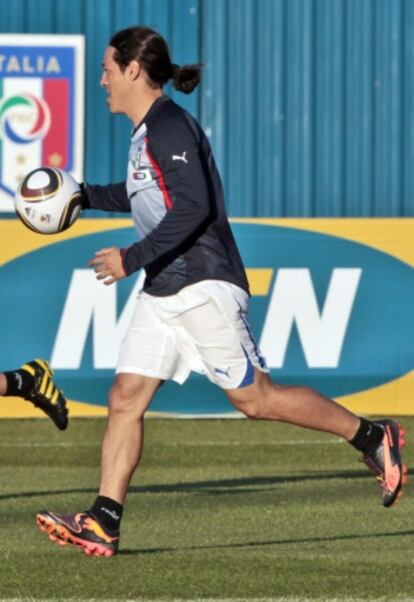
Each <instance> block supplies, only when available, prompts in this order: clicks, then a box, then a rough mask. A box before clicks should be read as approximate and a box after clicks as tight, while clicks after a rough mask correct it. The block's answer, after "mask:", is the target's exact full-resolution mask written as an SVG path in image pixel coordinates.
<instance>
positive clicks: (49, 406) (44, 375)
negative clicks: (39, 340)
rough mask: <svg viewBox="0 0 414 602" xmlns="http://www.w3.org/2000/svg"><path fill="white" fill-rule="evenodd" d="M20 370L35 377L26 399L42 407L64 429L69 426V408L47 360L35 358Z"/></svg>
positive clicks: (59, 427)
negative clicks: (54, 380)
mask: <svg viewBox="0 0 414 602" xmlns="http://www.w3.org/2000/svg"><path fill="white" fill-rule="evenodd" d="M20 370H22V371H23V372H28V373H29V374H31V376H33V378H34V384H33V387H32V390H31V391H30V393H28V394H27V395H26V396H25V399H27V400H28V401H31V402H32V404H33V405H35V406H36V407H37V408H40V409H41V410H42V411H43V412H44V413H45V414H47V415H48V416H49V418H51V419H52V420H53V422H54V423H55V424H56V426H57V427H58V429H60V430H61V431H64V430H65V429H66V427H67V426H68V408H67V405H66V399H65V396H64V395H63V391H61V389H58V388H57V387H56V385H55V383H54V382H53V370H52V369H51V368H50V366H49V364H48V363H47V362H46V360H41V359H35V360H33V361H31V362H28V363H27V364H24V365H23V366H21V368H20Z"/></svg>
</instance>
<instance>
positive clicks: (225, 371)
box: [37, 27, 406, 556]
mask: <svg viewBox="0 0 414 602" xmlns="http://www.w3.org/2000/svg"><path fill="white" fill-rule="evenodd" d="M169 80H172V84H173V86H174V88H175V89H176V90H179V91H181V92H184V93H190V92H192V90H193V89H194V88H195V87H196V86H197V84H198V83H199V80H200V67H199V66H198V65H185V66H182V67H179V66H177V65H175V64H173V63H172V62H171V59H170V55H169V51H168V47H167V44H166V42H165V40H164V39H163V38H162V37H161V36H160V35H159V34H158V33H156V32H154V31H152V30H151V29H148V28H146V27H131V28H128V29H125V30H122V31H120V32H118V33H116V34H115V35H114V36H113V37H112V39H111V40H110V42H109V46H108V48H107V49H106V50H105V54H104V59H103V74H102V79H101V85H102V86H103V87H104V88H105V89H106V91H107V93H108V97H107V103H108V107H109V110H110V111H111V112H112V113H123V114H125V115H127V116H128V117H129V118H130V120H131V121H132V124H133V131H132V135H131V143H130V150H129V160H128V167H127V178H126V181H124V182H121V183H118V184H110V185H107V186H86V187H85V202H84V207H85V208H92V209H101V210H104V211H124V212H131V213H132V217H133V220H134V223H135V227H136V230H137V233H138V236H139V242H136V243H135V244H133V245H132V246H130V247H129V248H126V249H119V248H116V247H111V248H105V249H101V250H99V251H97V252H96V254H95V257H94V258H93V259H92V260H91V261H90V265H91V266H92V267H93V268H94V270H95V272H96V274H97V278H98V279H99V280H102V281H103V283H104V284H106V285H111V284H113V283H114V282H117V281H118V280H121V279H122V278H126V277H127V276H130V275H131V274H133V273H134V272H136V271H137V270H139V269H141V268H144V269H145V272H146V280H145V284H144V288H143V291H142V292H141V293H140V294H139V296H138V299H137V304H136V309H135V313H134V316H133V319H132V322H131V324H130V326H129V328H128V330H127V332H126V335H125V338H124V340H123V342H122V345H121V349H120V353H119V358H118V365H117V369H116V376H115V380H114V384H113V386H112V389H111V391H110V394H109V415H108V423H107V428H106V432H105V435H104V439H103V444H102V462H101V483H100V490H99V495H98V497H97V498H96V499H95V501H94V503H93V504H92V506H91V508H90V509H89V510H87V511H85V512H79V511H78V512H75V513H71V514H65V515H62V514H56V513H54V512H48V511H42V512H40V513H39V514H38V515H37V522H38V525H39V527H40V529H41V530H42V531H45V532H47V533H48V534H49V537H50V539H52V541H55V542H58V543H60V544H65V543H71V544H74V545H77V546H79V547H81V548H82V549H83V550H84V551H85V553H86V554H88V555H97V556H100V555H102V556H112V555H113V554H116V552H117V550H118V545H119V534H120V524H121V518H122V511H123V505H124V501H125V498H126V494H127V489H128V485H129V482H130V479H131V477H132V475H133V473H134V471H135V469H136V468H137V466H138V463H139V460H140V456H141V451H142V438H143V417H144V414H145V411H146V410H147V408H148V406H149V404H150V402H151V399H152V397H153V395H154V394H155V392H156V391H157V389H158V387H159V386H160V384H161V383H162V382H163V381H165V380H169V379H172V380H174V381H176V382H178V383H183V382H184V381H185V380H186V379H187V377H188V375H189V373H190V372H191V370H195V371H198V372H201V373H204V374H205V375H206V376H207V378H209V379H210V380H211V381H212V382H213V383H215V384H217V385H218V386H219V387H221V388H222V389H223V391H224V392H225V393H226V395H227V397H228V398H229V400H230V402H231V403H232V404H233V406H234V407H235V408H236V409H237V410H239V411H241V412H243V413H244V414H245V415H246V416H248V417H249V418H254V419H262V420H278V421H283V422H288V423H291V424H295V425H298V426H302V427H305V428H310V429H316V430H319V431H324V432H327V433H333V434H335V435H337V436H339V437H342V438H343V439H345V440H346V441H348V442H349V443H350V444H351V445H352V446H353V447H354V448H356V449H357V450H358V451H360V452H361V453H362V457H363V460H364V461H365V463H366V464H367V465H368V467H369V468H370V470H371V471H372V472H373V473H374V475H375V476H376V477H377V479H378V480H379V482H380V485H381V487H382V498H383V504H384V506H391V505H392V504H394V502H395V501H396V499H397V497H398V495H399V493H400V491H401V486H402V483H403V482H404V481H405V480H406V475H405V473H406V468H405V467H404V466H403V464H402V460H401V455H400V448H401V447H402V445H403V440H402V436H403V433H402V431H401V430H400V428H399V426H398V425H397V424H396V423H395V422H394V421H392V420H381V421H377V422H370V421H368V420H366V419H364V418H359V417H358V416H355V415H354V414H352V413H351V412H349V411H348V410H346V409H345V408H344V407H342V406H341V405H338V404H337V403H335V402H334V401H332V400H331V399H327V398H325V397H323V396H322V395H320V394H319V393H317V392H316V391H314V390H312V389H309V388H306V387H299V386H282V385H279V384H276V383H273V382H272V381H271V379H270V378H269V376H268V370H267V368H266V364H265V361H264V358H263V357H262V356H261V354H260V351H259V349H258V347H257V345H256V343H255V341H254V339H253V336H252V333H251V330H250V328H249V324H248V321H247V305H248V298H249V293H248V283H247V280H246V275H245V270H244V267H243V264H242V261H241V258H240V255H239V252H238V249H237V246H236V243H235V241H234V238H233V235H232V232H231V229H230V226H229V223H228V220H227V216H226V212H225V208H224V199H223V190H222V186H221V182H220V176H219V174H218V171H217V168H216V166H215V163H214V159H213V156H212V153H211V148H210V145H209V142H208V140H207V137H206V135H205V134H204V132H203V131H202V130H201V128H200V126H199V125H198V123H197V122H196V121H195V119H194V118H193V117H192V116H191V115H189V114H188V113H187V112H186V111H184V110H183V109H182V108H181V107H180V106H178V105H177V104H176V103H175V102H173V101H172V100H171V99H170V98H169V97H168V96H166V95H165V94H164V93H163V87H164V85H165V84H167V82H168V81H169Z"/></svg>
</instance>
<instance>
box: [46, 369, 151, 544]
mask: <svg viewBox="0 0 414 602" xmlns="http://www.w3.org/2000/svg"><path fill="white" fill-rule="evenodd" d="M160 382H161V381H160V380H159V379H156V378H150V377H146V376H141V375H138V374H123V373H120V374H117V376H116V378H115V382H114V385H113V387H112V389H111V392H110V394H109V412H108V421H107V427H106V432H105V435H104V438H103V443H102V455H101V485H100V489H99V495H98V497H97V498H96V500H95V502H94V504H93V505H92V507H91V508H90V510H87V511H84V512H77V513H73V514H66V515H62V514H56V513H54V512H48V511H46V510H44V511H42V512H39V514H38V515H37V523H38V525H39V527H40V529H41V530H42V531H46V532H47V533H48V534H49V537H50V539H51V540H52V541H55V542H57V543H60V544H61V545H65V544H66V543H71V544H75V545H78V546H80V547H81V548H83V550H84V551H85V553H86V554H88V555H95V556H112V555H113V554H116V552H117V550H118V545H119V536H120V523H121V518H122V512H123V503H124V501H125V497H126V494H127V490H128V486H129V483H130V480H131V478H132V475H133V474H134V472H135V469H136V468H137V466H138V464H139V461H140V458H141V453H142V447H143V436H144V413H145V411H146V409H147V407H148V405H149V404H150V401H151V399H152V397H153V395H154V393H155V391H156V390H157V388H158V387H159V385H160Z"/></svg>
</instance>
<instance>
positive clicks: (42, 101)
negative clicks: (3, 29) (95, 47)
mask: <svg viewBox="0 0 414 602" xmlns="http://www.w3.org/2000/svg"><path fill="white" fill-rule="evenodd" d="M83 90H84V38H83V36H80V35H64V36H60V35H59V36H58V35H0V210H2V211H12V210H13V195H14V192H15V190H16V188H17V186H18V185H19V184H20V182H21V180H22V179H23V178H24V176H25V175H26V174H27V173H28V172H30V171H32V170H33V169H36V168H38V167H40V166H49V167H60V168H62V169H64V170H66V171H68V172H70V173H71V174H72V175H73V176H74V177H75V179H77V180H81V179H82V163H83V114H84V107H83Z"/></svg>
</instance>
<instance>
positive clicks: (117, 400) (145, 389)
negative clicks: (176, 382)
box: [108, 374, 158, 416]
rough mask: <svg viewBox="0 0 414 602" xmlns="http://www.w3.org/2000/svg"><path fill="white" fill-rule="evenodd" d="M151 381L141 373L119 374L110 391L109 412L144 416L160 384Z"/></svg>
mask: <svg viewBox="0 0 414 602" xmlns="http://www.w3.org/2000/svg"><path fill="white" fill-rule="evenodd" d="M153 380H154V379H151V381H153ZM151 381H150V382H148V379H147V378H146V377H143V376H140V375H130V374H118V375H117V376H116V378H115V381H114V383H113V385H112V387H111V390H110V392H109V398H108V405H109V413H110V414H128V415H134V416H135V415H139V416H142V415H143V414H144V412H145V410H146V408H147V406H148V404H149V403H150V401H151V398H152V396H153V394H154V392H155V390H156V389H157V386H158V384H157V383H155V382H154V383H153V382H151Z"/></svg>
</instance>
